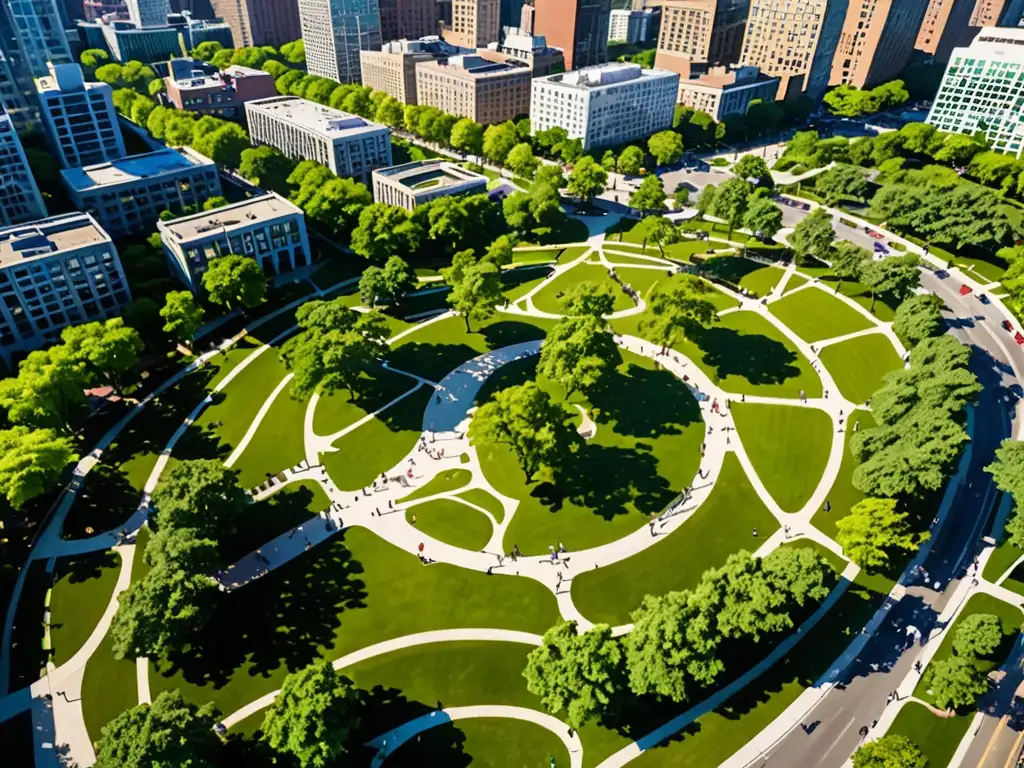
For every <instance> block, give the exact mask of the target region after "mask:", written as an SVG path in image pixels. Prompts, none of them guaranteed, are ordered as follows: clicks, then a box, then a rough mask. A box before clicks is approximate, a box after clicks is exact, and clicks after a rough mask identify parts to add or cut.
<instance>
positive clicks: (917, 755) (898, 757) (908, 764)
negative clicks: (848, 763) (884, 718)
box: [853, 734, 928, 768]
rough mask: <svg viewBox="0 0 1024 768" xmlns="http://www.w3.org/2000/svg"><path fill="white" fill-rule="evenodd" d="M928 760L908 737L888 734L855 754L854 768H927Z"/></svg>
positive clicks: (861, 747)
mask: <svg viewBox="0 0 1024 768" xmlns="http://www.w3.org/2000/svg"><path fill="white" fill-rule="evenodd" d="M927 763H928V760H927V758H925V756H924V753H922V752H921V750H920V749H918V747H917V745H916V744H914V742H912V741H911V740H910V739H908V738H907V737H906V736H897V735H896V734H888V735H886V736H883V737H882V738H880V739H878V740H877V741H868V742H865V743H864V744H862V745H861V746H860V747H858V748H857V751H856V752H854V753H853V768H925V766H926V765H927Z"/></svg>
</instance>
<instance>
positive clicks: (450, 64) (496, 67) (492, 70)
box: [416, 54, 529, 77]
mask: <svg viewBox="0 0 1024 768" xmlns="http://www.w3.org/2000/svg"><path fill="white" fill-rule="evenodd" d="M416 66H417V67H433V68H436V69H441V68H444V69H446V70H461V71H463V72H465V73H466V74H467V75H470V76H471V77H483V76H487V75H503V74H507V73H510V72H529V68H528V67H526V65H524V64H522V63H520V62H517V61H514V60H513V61H508V62H505V61H489V60H488V59H485V58H484V57H483V56H479V55H477V54H473V55H468V54H463V55H460V56H452V57H450V58H449V59H448V61H447V62H444V61H422V62H420V63H419V64H417V65H416Z"/></svg>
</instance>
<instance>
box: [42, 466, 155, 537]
mask: <svg viewBox="0 0 1024 768" xmlns="http://www.w3.org/2000/svg"><path fill="white" fill-rule="evenodd" d="M141 496H142V494H141V491H140V490H139V489H138V488H136V487H135V486H134V485H132V484H131V483H130V482H129V480H128V477H127V476H126V475H125V473H124V472H123V471H122V470H121V469H119V468H118V467H115V466H110V465H108V464H102V463H101V464H97V465H95V466H94V467H93V468H92V470H91V471H90V472H89V475H88V477H87V479H86V482H85V484H84V485H83V486H82V490H81V491H79V493H78V496H77V498H76V499H75V503H74V504H73V505H72V506H71V509H70V510H68V515H67V517H66V518H65V519H64V524H63V526H62V527H61V536H62V537H63V538H65V539H80V538H84V537H87V536H92V535H95V534H97V533H103V532H104V531H109V530H113V529H114V528H117V527H118V526H120V525H124V523H125V521H127V520H128V518H130V517H131V516H132V515H133V514H134V513H135V509H136V508H137V507H138V505H139V500H140V499H141Z"/></svg>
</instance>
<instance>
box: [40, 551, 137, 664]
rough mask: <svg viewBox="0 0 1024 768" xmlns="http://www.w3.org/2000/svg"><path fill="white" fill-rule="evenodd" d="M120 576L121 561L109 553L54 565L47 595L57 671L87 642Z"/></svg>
mask: <svg viewBox="0 0 1024 768" xmlns="http://www.w3.org/2000/svg"><path fill="white" fill-rule="evenodd" d="M138 556H141V552H140V553H138ZM120 572H121V558H120V556H119V555H118V554H117V553H116V552H114V551H113V550H103V551H100V552H92V553H89V554H87V555H79V556H77V557H62V558H61V559H59V560H58V561H57V566H56V568H55V570H54V574H53V575H54V584H53V590H52V591H51V593H50V641H51V645H52V647H53V657H52V660H53V663H54V664H56V665H57V666H58V667H59V666H60V665H61V664H63V663H64V662H65V661H67V660H68V659H70V658H71V657H72V656H74V655H75V653H77V652H78V650H79V649H80V648H81V647H82V646H83V645H85V641H86V640H88V639H89V636H90V635H91V634H92V631H93V630H94V629H95V628H96V624H97V623H98V622H99V620H100V618H102V616H103V613H104V611H106V610H107V605H108V604H109V603H110V598H111V596H112V595H113V594H114V584H115V583H116V582H117V575H118V574H119V573H120Z"/></svg>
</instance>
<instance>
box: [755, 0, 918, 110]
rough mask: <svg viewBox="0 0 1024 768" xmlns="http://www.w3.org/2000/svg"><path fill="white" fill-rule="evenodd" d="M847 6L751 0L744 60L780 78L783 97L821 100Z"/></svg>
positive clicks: (811, 0)
mask: <svg viewBox="0 0 1024 768" xmlns="http://www.w3.org/2000/svg"><path fill="white" fill-rule="evenodd" d="M904 1H905V0H904ZM854 2H856V0H854ZM848 5H849V3H848V1H847V0H801V2H799V3H797V2H794V1H793V0H751V2H750V15H749V17H748V18H747V28H746V31H745V32H744V35H743V49H742V52H741V54H740V62H739V63H740V64H741V65H743V66H750V67H758V68H759V69H760V70H761V71H762V72H763V73H765V74H766V75H769V76H772V77H778V78H780V80H781V83H780V85H779V96H780V98H783V99H794V98H797V97H799V96H800V95H802V94H807V95H808V96H810V97H811V98H814V99H817V98H820V97H821V95H822V94H823V93H824V92H825V89H826V88H827V87H828V83H829V79H830V77H831V74H832V60H833V58H834V56H835V52H836V47H837V46H838V45H839V36H840V34H841V33H842V30H843V23H844V22H845V20H846V11H847V7H848Z"/></svg>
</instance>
